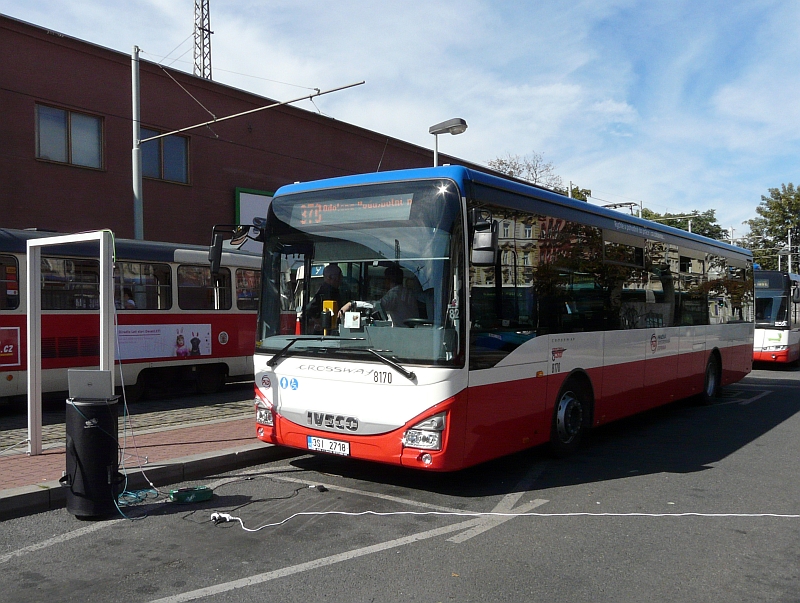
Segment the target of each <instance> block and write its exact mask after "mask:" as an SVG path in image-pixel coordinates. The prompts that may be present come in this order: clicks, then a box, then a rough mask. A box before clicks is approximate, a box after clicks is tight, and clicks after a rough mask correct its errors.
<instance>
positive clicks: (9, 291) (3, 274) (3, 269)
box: [0, 255, 19, 310]
mask: <svg viewBox="0 0 800 603" xmlns="http://www.w3.org/2000/svg"><path fill="white" fill-rule="evenodd" d="M18 307H19V269H18V267H17V259H16V258H15V257H14V256H13V255H0V310H15V309H16V308H18Z"/></svg>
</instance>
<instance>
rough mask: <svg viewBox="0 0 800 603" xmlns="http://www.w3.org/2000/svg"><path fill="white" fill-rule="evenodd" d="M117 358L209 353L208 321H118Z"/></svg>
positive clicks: (205, 354) (127, 358)
mask: <svg viewBox="0 0 800 603" xmlns="http://www.w3.org/2000/svg"><path fill="white" fill-rule="evenodd" d="M117 334H118V336H119V357H120V359H121V360H141V359H144V358H166V357H178V358H183V357H186V358H188V357H190V356H210V355H211V325H210V324H166V325H130V326H128V325H120V326H119V327H118V328H117Z"/></svg>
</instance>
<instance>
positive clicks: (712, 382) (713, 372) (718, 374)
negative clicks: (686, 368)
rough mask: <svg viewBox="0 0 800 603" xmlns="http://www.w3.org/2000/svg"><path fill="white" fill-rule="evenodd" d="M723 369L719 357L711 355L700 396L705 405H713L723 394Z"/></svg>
mask: <svg viewBox="0 0 800 603" xmlns="http://www.w3.org/2000/svg"><path fill="white" fill-rule="evenodd" d="M721 381H722V369H721V367H720V363H719V357H718V356H717V355H716V354H711V356H709V357H708V363H707V364H706V373H705V378H704V380H703V393H702V394H700V401H701V402H702V403H703V404H711V403H712V402H714V399H715V398H717V397H719V395H720V394H721V393H722V386H721Z"/></svg>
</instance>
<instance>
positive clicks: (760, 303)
mask: <svg viewBox="0 0 800 603" xmlns="http://www.w3.org/2000/svg"><path fill="white" fill-rule="evenodd" d="M787 301H788V297H787V296H786V294H785V292H784V291H781V290H780V289H757V290H756V324H757V325H758V326H760V327H780V328H783V327H786V326H787V325H788V323H787V318H786V308H787Z"/></svg>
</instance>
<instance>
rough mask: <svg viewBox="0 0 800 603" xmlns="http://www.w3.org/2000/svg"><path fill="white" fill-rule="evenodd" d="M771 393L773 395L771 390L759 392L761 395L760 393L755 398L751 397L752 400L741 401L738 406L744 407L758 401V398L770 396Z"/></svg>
mask: <svg viewBox="0 0 800 603" xmlns="http://www.w3.org/2000/svg"><path fill="white" fill-rule="evenodd" d="M771 393H773V392H772V391H771V390H767V391H764V392H761V393H760V394H758V395H757V396H753V397H752V398H748V399H747V400H742V401H741V402H739V404H740V405H741V406H744V405H746V404H750V403H751V402H755V401H756V400H758V399H759V398H763V397H764V396H768V395H770V394H771Z"/></svg>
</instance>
